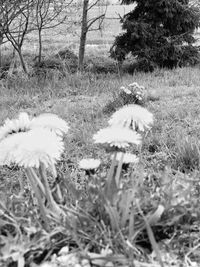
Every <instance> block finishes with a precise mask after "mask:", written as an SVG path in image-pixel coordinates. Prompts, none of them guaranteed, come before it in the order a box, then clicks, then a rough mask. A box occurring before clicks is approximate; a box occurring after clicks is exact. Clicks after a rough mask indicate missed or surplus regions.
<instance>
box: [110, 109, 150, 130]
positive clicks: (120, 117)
mask: <svg viewBox="0 0 200 267" xmlns="http://www.w3.org/2000/svg"><path fill="white" fill-rule="evenodd" d="M108 123H109V125H110V126H115V127H128V128H131V129H133V130H134V131H135V130H139V131H142V132H143V131H145V130H146V129H150V128H151V125H152V124H153V114H152V113H151V112H149V111H148V110H147V109H145V108H143V107H141V106H139V105H135V104H131V105H128V106H125V107H123V108H121V109H119V110H118V111H116V112H115V113H114V114H113V115H112V117H111V119H110V120H109V122H108Z"/></svg>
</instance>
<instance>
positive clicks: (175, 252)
mask: <svg viewBox="0 0 200 267" xmlns="http://www.w3.org/2000/svg"><path fill="white" fill-rule="evenodd" d="M95 12H98V10H97V11H95ZM118 12H121V13H120V14H121V15H123V13H124V12H126V11H125V10H124V7H122V6H117V7H115V8H114V7H113V6H110V8H109V9H108V13H107V16H108V17H109V18H112V19H111V20H110V19H107V20H106V21H105V24H104V27H103V32H95V34H94V33H89V35H88V42H87V47H86V55H87V56H94V57H98V56H99V55H101V57H103V58H104V60H105V58H106V59H108V51H109V47H110V45H111V44H112V42H113V40H114V36H115V35H117V34H118V33H119V31H120V25H119V23H118V22H116V21H117V20H115V19H113V17H115V18H116V17H117V13H118ZM95 14H96V13H95ZM78 38H79V36H78V32H77V34H75V35H71V34H70V33H69V32H68V31H67V30H66V26H65V25H62V26H60V28H58V29H57V30H56V31H55V30H50V31H46V32H45V33H44V55H45V56H47V57H49V58H51V57H52V56H53V55H55V53H57V52H58V51H59V50H60V49H62V48H63V47H66V46H67V47H70V48H71V49H72V50H73V51H74V52H77V50H78V40H79V39H78ZM37 48H38V47H37V37H36V34H35V33H31V34H30V35H29V36H28V38H27V40H26V44H25V47H24V54H25V59H26V60H27V61H28V60H30V58H31V59H33V58H34V56H35V55H36V54H37ZM9 52H10V47H9V46H7V44H6V45H5V46H4V48H3V51H2V54H3V55H4V56H5V54H7V53H9ZM109 60H110V59H109ZM102 62H104V61H102ZM106 67H107V66H106ZM199 71H200V67H199V66H196V67H193V68H192V67H187V68H177V69H173V70H165V69H162V70H159V69H156V70H154V72H152V73H143V72H134V73H133V74H132V75H129V74H126V73H124V74H123V75H122V74H121V73H118V72H117V71H115V72H116V73H94V72H90V71H88V72H85V73H82V74H80V73H74V74H72V73H65V75H63V73H62V74H61V72H60V71H59V70H56V69H48V71H47V73H46V76H45V75H41V76H39V75H38V76H37V75H33V76H29V77H27V76H26V75H24V74H23V73H22V72H20V71H19V72H17V73H15V74H12V75H8V77H6V78H2V79H0V125H1V126H2V125H3V123H4V122H5V120H6V119H7V118H10V119H14V118H16V117H17V116H18V114H19V113H20V112H27V113H28V114H29V115H30V116H31V117H32V116H33V117H34V116H38V115H40V114H42V113H53V114H56V115H58V116H59V117H60V118H62V119H63V120H65V121H66V122H67V123H68V124H69V126H70V129H69V131H68V132H67V134H66V135H65V136H64V145H65V150H64V153H62V157H61V159H60V160H59V161H58V163H57V165H56V171H57V174H58V176H57V177H56V179H54V177H53V175H52V173H51V172H50V171H48V172H47V174H48V182H49V184H50V188H51V191H52V192H53V193H52V194H53V196H54V198H55V199H56V202H57V203H58V206H59V207H60V208H61V209H62V211H64V215H63V214H62V215H63V217H61V218H60V217H59V218H58V217H56V216H55V214H56V212H55V214H52V213H50V206H48V199H45V201H44V202H45V205H46V206H45V208H46V210H47V214H48V217H47V219H48V223H47V225H44V221H45V220H44V218H43V217H42V215H41V214H42V213H41V210H39V208H38V207H40V205H38V204H37V201H36V199H35V197H34V196H33V195H34V194H33V192H32V189H31V187H30V184H29V183H28V182H27V176H26V172H25V170H24V168H22V167H18V166H15V165H11V166H0V267H15V266H17V267H103V266H107V267H133V266H135V267H158V266H161V267H172V266H176V267H198V266H200V256H199V255H200V242H199V240H200V230H199V229H200V212H199V205H200V181H199V175H200V142H199V138H200V106H199V103H200V75H199ZM133 82H137V83H138V84H139V85H140V86H144V88H145V95H144V98H143V102H142V104H143V107H144V108H146V109H147V110H148V111H149V112H151V113H152V114H153V117H154V122H153V125H152V128H151V129H150V130H149V131H147V132H146V133H145V134H144V135H143V137H142V144H141V145H140V146H133V147H130V148H128V152H130V153H133V154H135V155H137V157H138V158H139V163H138V164H136V165H134V166H133V167H130V166H129V167H128V169H125V170H122V169H120V168H122V166H121V167H119V166H120V163H118V168H116V167H115V168H114V167H113V164H114V163H115V161H114V160H111V158H110V156H111V151H110V150H109V149H108V148H107V149H105V147H104V146H101V145H98V144H94V140H93V136H94V134H96V133H97V131H99V130H100V129H102V128H104V127H107V126H108V120H109V119H110V117H111V115H112V114H113V112H114V111H115V110H118V109H120V108H122V106H123V104H125V103H123V101H121V100H120V101H119V99H120V97H119V96H120V92H121V89H120V88H121V87H122V86H124V87H126V88H127V87H128V85H129V84H131V83H133ZM141 116H143V115H142V114H141ZM0 133H1V131H0ZM12 133H13V132H12ZM14 133H15V132H14ZM0 137H1V135H0ZM0 144H1V139H0ZM51 145H52V144H49V146H51ZM0 148H1V145H0ZM84 158H95V159H100V160H101V165H100V167H99V169H98V170H97V172H96V173H95V174H91V173H89V175H88V173H86V172H85V171H84V170H83V169H82V168H80V165H79V162H80V160H82V159H84ZM0 160H1V154H0ZM113 162H114V163H113ZM111 174H112V175H113V177H114V178H116V177H117V175H118V174H120V175H121V176H119V179H120V181H121V187H119V188H116V185H115V183H113V184H112V183H111V186H110V188H109V186H108V180H109V178H110V177H112V175H111ZM38 175H39V171H38ZM115 175H116V176H115ZM116 179H117V178H116ZM43 180H44V179H43ZM43 180H42V181H43ZM112 182H113V181H112ZM38 184H39V183H38ZM106 186H107V187H106ZM57 188H60V190H61V196H62V197H61V200H60V198H59V197H58V196H59V194H58V193H57V191H56V190H58V189H57ZM104 189H105V190H104ZM106 190H107V191H106ZM109 190H110V191H109ZM104 194H105V195H104ZM105 196H106V197H105ZM43 197H44V196H43ZM45 197H46V195H45ZM108 200H109V201H110V202H109V201H108ZM110 203H111V204H110ZM54 211H55V210H54ZM62 248H64V250H65V251H64V252H63V251H62V250H61V249H62Z"/></svg>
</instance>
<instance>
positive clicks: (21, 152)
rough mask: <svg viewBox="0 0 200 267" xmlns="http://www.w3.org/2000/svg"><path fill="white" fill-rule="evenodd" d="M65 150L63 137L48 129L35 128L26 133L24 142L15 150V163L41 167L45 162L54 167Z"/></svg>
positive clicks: (46, 165)
mask: <svg viewBox="0 0 200 267" xmlns="http://www.w3.org/2000/svg"><path fill="white" fill-rule="evenodd" d="M63 150H64V144H63V141H62V139H61V137H59V136H57V135H56V134H55V133H54V132H50V131H49V130H46V129H41V128H38V129H33V130H31V131H29V132H27V133H26V135H25V136H24V139H23V142H21V143H20V145H19V146H17V148H16V150H15V151H13V157H14V159H15V163H16V164H18V165H19V166H23V167H25V168H27V167H36V168H39V166H40V164H41V163H43V164H44V166H45V167H46V168H48V167H50V168H51V169H53V166H54V164H55V163H56V161H57V160H59V159H60V156H61V153H62V152H63Z"/></svg>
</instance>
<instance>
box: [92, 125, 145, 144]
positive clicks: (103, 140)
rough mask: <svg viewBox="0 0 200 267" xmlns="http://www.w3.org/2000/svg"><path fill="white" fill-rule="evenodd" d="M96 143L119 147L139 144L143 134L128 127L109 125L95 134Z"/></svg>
mask: <svg viewBox="0 0 200 267" xmlns="http://www.w3.org/2000/svg"><path fill="white" fill-rule="evenodd" d="M93 139H94V142H95V143H100V144H108V145H109V146H115V147H118V148H125V147H128V146H129V144H136V145H139V144H140V143H141V136H140V135H139V134H137V133H136V132H133V131H131V130H130V129H127V128H121V127H108V128H104V129H101V130H99V131H98V132H97V133H96V134H95V135H94V136H93Z"/></svg>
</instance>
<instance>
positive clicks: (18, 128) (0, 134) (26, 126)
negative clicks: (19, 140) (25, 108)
mask: <svg viewBox="0 0 200 267" xmlns="http://www.w3.org/2000/svg"><path fill="white" fill-rule="evenodd" d="M30 123H31V120H30V118H29V116H28V114H27V113H26V112H22V113H20V114H19V117H18V119H14V120H10V119H7V120H6V121H5V123H4V125H3V126H2V127H0V140H3V139H4V138H6V137H7V136H8V135H11V134H15V133H19V132H26V131H28V130H30Z"/></svg>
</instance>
